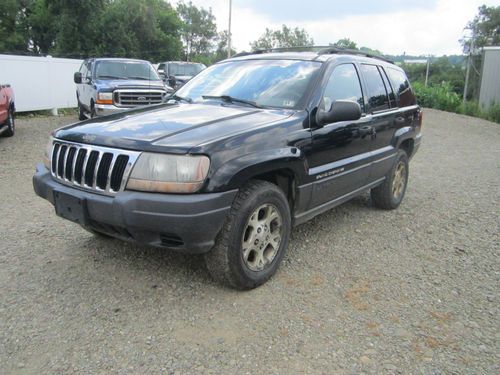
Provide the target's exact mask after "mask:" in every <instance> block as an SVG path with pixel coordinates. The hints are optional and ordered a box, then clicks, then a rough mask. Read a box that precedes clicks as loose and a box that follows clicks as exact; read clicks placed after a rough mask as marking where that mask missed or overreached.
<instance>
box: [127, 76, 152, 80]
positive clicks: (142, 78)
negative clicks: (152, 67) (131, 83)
mask: <svg viewBox="0 0 500 375" xmlns="http://www.w3.org/2000/svg"><path fill="white" fill-rule="evenodd" d="M127 79H141V80H144V81H149V80H150V79H149V78H146V77H127Z"/></svg>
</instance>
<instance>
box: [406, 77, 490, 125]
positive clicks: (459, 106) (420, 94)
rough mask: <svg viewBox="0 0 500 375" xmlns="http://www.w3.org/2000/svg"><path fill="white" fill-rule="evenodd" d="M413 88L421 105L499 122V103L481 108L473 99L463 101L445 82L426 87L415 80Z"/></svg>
mask: <svg viewBox="0 0 500 375" xmlns="http://www.w3.org/2000/svg"><path fill="white" fill-rule="evenodd" d="M413 89H414V91H415V96H416V97H417V101H418V103H419V104H420V105H421V106H423V107H428V108H435V109H440V110H442V111H448V112H455V113H460V114H463V115H468V116H473V117H479V118H482V119H485V120H488V121H493V122H496V123H498V124H500V103H492V104H491V105H490V107H489V108H488V109H484V108H482V107H481V106H480V105H479V103H478V102H475V101H466V102H465V103H464V102H463V101H462V98H461V97H460V96H459V95H458V94H457V93H456V92H454V91H453V88H452V87H451V85H450V84H449V83H447V82H443V83H441V84H440V85H433V86H427V87H426V86H424V85H423V84H421V83H420V82H415V83H414V84H413Z"/></svg>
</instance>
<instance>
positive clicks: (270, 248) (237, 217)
mask: <svg viewBox="0 0 500 375" xmlns="http://www.w3.org/2000/svg"><path fill="white" fill-rule="evenodd" d="M290 230H291V217H290V208H289V206H288V202H287V199H286V197H285V195H284V194H283V192H282V191H281V190H280V189H279V188H278V187H277V186H276V185H274V184H272V183H269V182H266V181H258V180H255V181H251V182H249V183H248V184H247V185H245V186H244V187H243V188H242V189H241V190H240V192H239V193H238V196H237V197H236V199H235V201H234V203H233V205H232V207H231V211H230V213H229V215H228V218H227V220H226V223H225V224H224V227H223V228H222V230H221V232H220V233H219V236H218V237H217V241H216V244H215V246H214V248H213V249H212V250H211V251H210V252H209V253H207V254H206V255H205V261H206V264H207V268H208V270H209V271H210V273H211V274H212V276H213V277H214V278H215V279H216V280H219V281H221V282H223V283H225V284H228V285H230V286H232V287H234V288H237V289H252V288H255V287H257V286H259V285H261V284H263V283H265V282H266V281H267V280H268V279H269V278H270V277H271V276H272V275H274V273H275V272H276V270H277V269H278V267H279V264H280V262H281V260H282V259H283V256H284V255H285V252H286V249H287V247H288V241H289V238H290Z"/></svg>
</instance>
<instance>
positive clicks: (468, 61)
mask: <svg viewBox="0 0 500 375" xmlns="http://www.w3.org/2000/svg"><path fill="white" fill-rule="evenodd" d="M473 49H474V34H472V39H471V41H470V48H469V57H468V58H467V71H466V73H465V85H464V98H463V102H464V103H465V101H466V100H467V88H468V86H469V73H470V64H471V59H472V51H473Z"/></svg>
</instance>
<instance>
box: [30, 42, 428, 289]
mask: <svg viewBox="0 0 500 375" xmlns="http://www.w3.org/2000/svg"><path fill="white" fill-rule="evenodd" d="M421 125H422V112H421V110H420V107H419V106H418V105H417V103H416V101H415V97H414V95H413V93H412V89H411V86H410V84H409V82H408V79H407V78H406V76H405V74H404V72H403V70H402V69H401V68H399V67H397V66H396V65H394V64H392V63H391V62H388V61H386V60H384V59H381V58H374V57H370V56H362V55H359V53H358V52H352V53H351V52H348V51H343V50H338V49H334V48H326V49H322V50H319V51H307V52H304V51H302V52H294V51H287V52H276V51H257V52H255V53H252V54H245V55H240V56H237V57H234V58H232V59H229V60H225V61H222V62H220V63H218V64H215V65H213V66H211V67H209V68H208V69H206V70H204V71H203V72H201V73H200V74H198V75H197V76H196V77H195V78H193V79H192V80H191V81H189V82H187V83H186V85H184V86H183V87H182V88H181V89H180V90H178V91H177V92H176V93H175V94H174V95H172V96H171V97H170V99H169V100H168V101H166V102H165V103H164V104H160V105H156V106H153V107H149V108H142V109H137V110H132V111H129V112H125V113H121V114H114V115H111V116H108V117H103V118H100V119H98V120H97V119H90V120H87V121H83V122H80V123H76V124H73V125H69V126H66V127H63V128H61V129H58V130H57V131H55V132H54V133H53V136H52V138H51V139H50V141H49V144H48V146H47V151H46V156H45V163H44V164H40V165H38V166H37V172H36V174H35V176H34V179H33V182H34V187H35V191H36V193H37V194H38V195H39V196H41V197H43V198H45V199H47V200H49V201H50V202H51V203H52V204H53V205H54V206H55V211H56V213H57V214H58V215H59V216H61V217H63V218H66V219H68V220H72V221H74V222H76V223H78V224H80V225H82V226H83V227H84V228H86V229H88V230H90V231H91V232H93V233H100V234H104V235H108V236H113V237H117V238H121V239H124V240H132V241H137V242H140V243H144V244H149V245H153V246H159V247H163V248H168V249H173V250H177V251H183V252H192V253H204V254H205V258H206V263H207V266H208V269H209V270H210V272H211V274H212V275H213V276H214V277H215V278H216V279H218V280H221V281H223V282H225V283H226V284H229V285H231V286H233V287H236V288H239V289H249V288H254V287H256V286H258V285H260V284H262V283H264V282H265V281H266V280H267V279H269V278H270V277H271V276H272V275H273V274H274V273H275V272H276V270H277V268H278V266H279V264H280V262H281V260H282V259H283V256H284V254H285V251H286V249H287V247H288V241H289V238H290V231H291V229H292V226H293V225H298V224H301V223H304V222H305V221H307V220H309V219H311V218H313V217H314V216H316V215H318V214H320V213H322V212H324V211H326V210H328V209H330V208H332V207H335V206H337V205H339V204H341V203H343V202H345V201H347V200H349V199H351V198H353V197H355V196H356V195H359V194H360V193H363V192H364V191H366V190H370V191H371V197H372V201H373V203H374V205H375V206H377V207H380V208H383V209H394V208H396V207H398V206H399V204H400V203H401V201H402V200H403V197H404V195H405V191H406V186H407V182H408V161H409V159H410V158H411V157H412V156H413V155H414V154H415V152H416V151H417V148H418V146H419V144H420V140H421V133H420V129H421Z"/></svg>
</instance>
